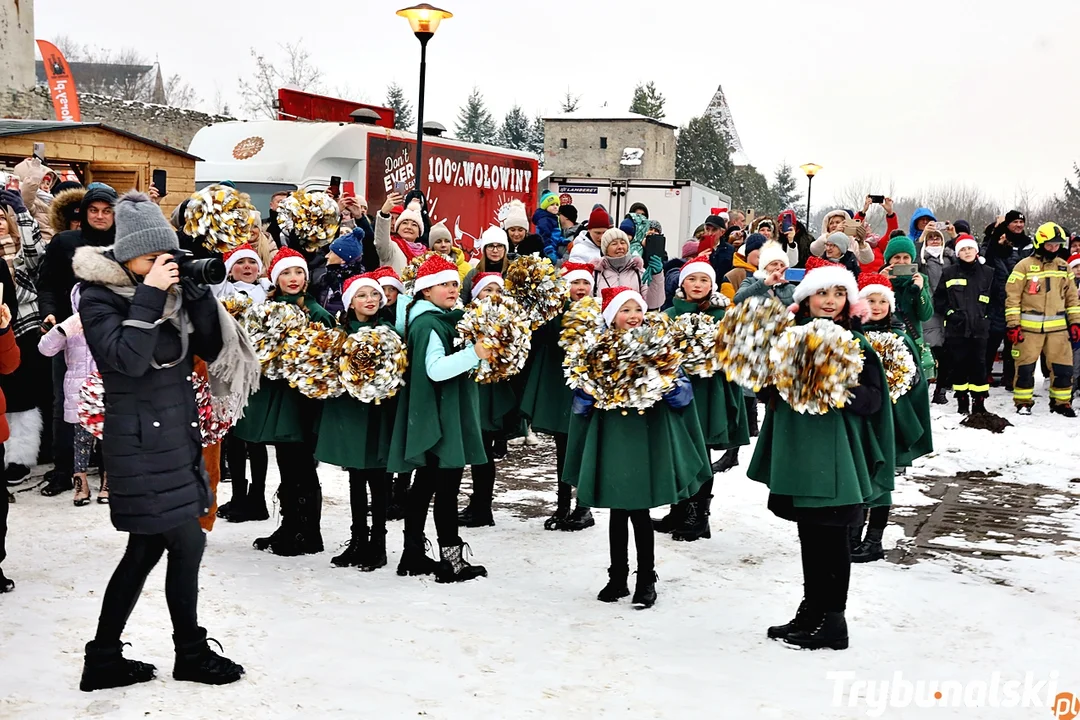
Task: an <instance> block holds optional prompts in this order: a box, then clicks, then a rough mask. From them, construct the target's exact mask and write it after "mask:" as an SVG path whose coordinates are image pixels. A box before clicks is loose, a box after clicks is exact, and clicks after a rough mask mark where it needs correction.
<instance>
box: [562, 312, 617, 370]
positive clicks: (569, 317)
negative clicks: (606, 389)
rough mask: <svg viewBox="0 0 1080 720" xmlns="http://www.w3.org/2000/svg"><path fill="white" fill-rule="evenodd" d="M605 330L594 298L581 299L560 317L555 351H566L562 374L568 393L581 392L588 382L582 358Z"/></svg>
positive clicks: (602, 318)
mask: <svg viewBox="0 0 1080 720" xmlns="http://www.w3.org/2000/svg"><path fill="white" fill-rule="evenodd" d="M606 327H607V325H606V324H605V323H604V316H603V313H602V311H601V309H600V303H599V302H597V301H596V298H594V297H583V298H582V299H580V300H578V301H577V302H575V303H573V304H572V305H571V306H570V308H569V309H568V310H567V311H566V314H565V315H563V319H562V332H561V333H560V335H559V347H561V348H562V349H563V350H565V351H566V353H565V354H564V355H563V374H564V375H565V376H566V384H567V385H568V386H569V387H570V388H571V389H572V390H577V389H578V388H582V387H583V386H584V383H585V382H586V381H587V380H588V368H587V367H586V365H585V357H586V355H587V354H588V352H589V350H590V349H591V348H592V347H593V346H594V345H596V343H597V342H598V341H599V339H600V335H601V334H603V332H604V330H605V329H606Z"/></svg>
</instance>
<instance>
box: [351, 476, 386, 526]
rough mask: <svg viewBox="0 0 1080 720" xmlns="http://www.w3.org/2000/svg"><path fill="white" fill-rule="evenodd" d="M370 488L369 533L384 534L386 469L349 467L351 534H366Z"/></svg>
mask: <svg viewBox="0 0 1080 720" xmlns="http://www.w3.org/2000/svg"><path fill="white" fill-rule="evenodd" d="M369 487H370V488H371V534H372V535H375V534H376V533H382V534H384V535H385V534H386V503H387V498H386V491H387V482H386V470H385V469H384V468H379V469H377V470H356V469H353V468H349V508H350V510H351V511H352V536H353V537H360V536H364V537H366V536H367V530H368V520H367V516H368V488H369Z"/></svg>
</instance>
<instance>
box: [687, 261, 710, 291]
mask: <svg viewBox="0 0 1080 720" xmlns="http://www.w3.org/2000/svg"><path fill="white" fill-rule="evenodd" d="M694 273H703V274H705V275H708V276H709V279H710V280H712V284H713V287H714V288H715V287H716V270H715V269H714V268H713V266H712V265H710V264H709V263H707V262H705V261H704V260H691V261H690V262H688V263H686V264H685V265H683V266H682V269H681V270H679V286H680V287H681V286H682V284H683V280H686V278H688V277H689V276H691V275H693V274H694Z"/></svg>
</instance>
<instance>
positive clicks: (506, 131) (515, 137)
mask: <svg viewBox="0 0 1080 720" xmlns="http://www.w3.org/2000/svg"><path fill="white" fill-rule="evenodd" d="M531 133H532V128H531V126H530V125H529V118H528V117H527V116H526V115H525V111H524V110H522V109H521V106H520V105H515V106H514V107H512V108H510V112H508V113H506V117H504V118H503V121H502V125H501V126H500V127H499V137H498V144H499V145H501V146H503V147H505V148H513V149H514V150H528V149H529V142H530V139H531V138H530V135H531Z"/></svg>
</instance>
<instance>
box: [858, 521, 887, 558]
mask: <svg viewBox="0 0 1080 720" xmlns="http://www.w3.org/2000/svg"><path fill="white" fill-rule="evenodd" d="M884 533H885V531H884V530H882V529H881V528H867V529H866V539H864V540H863V541H862V542H861V543H859V546H858V547H856V548H853V549H852V551H851V562H853V563H868V562H874V561H875V560H881V559H882V558H884V557H885V551H884V550H883V549H882V547H881V536H882V535H883V534H884Z"/></svg>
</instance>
